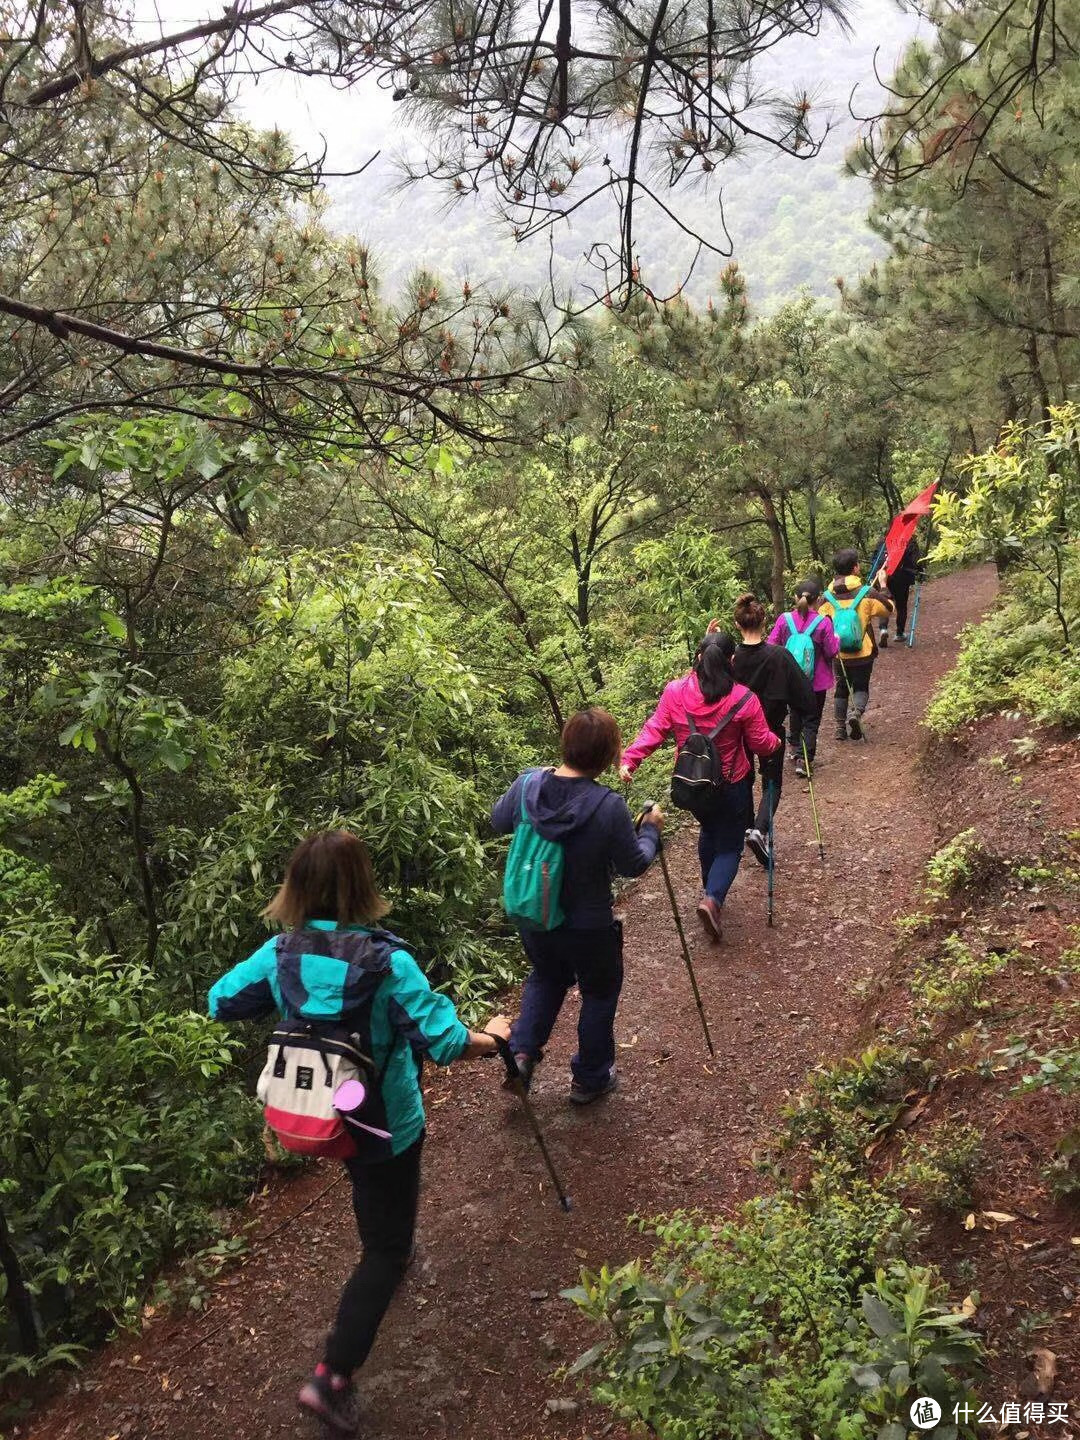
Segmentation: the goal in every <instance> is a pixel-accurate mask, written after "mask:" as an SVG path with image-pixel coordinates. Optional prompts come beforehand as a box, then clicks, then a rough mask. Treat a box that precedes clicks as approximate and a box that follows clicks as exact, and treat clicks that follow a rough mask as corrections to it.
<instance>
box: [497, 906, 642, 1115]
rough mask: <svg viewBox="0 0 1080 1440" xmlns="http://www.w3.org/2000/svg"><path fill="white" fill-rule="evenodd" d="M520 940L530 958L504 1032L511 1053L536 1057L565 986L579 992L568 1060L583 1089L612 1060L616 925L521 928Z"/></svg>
mask: <svg viewBox="0 0 1080 1440" xmlns="http://www.w3.org/2000/svg"><path fill="white" fill-rule="evenodd" d="M521 943H522V944H523V945H524V947H525V953H526V955H528V957H529V959H530V960H531V961H532V969H531V970H530V972H529V978H528V979H527V980H526V981H525V988H524V990H523V991H522V992H521V1014H520V1015H519V1016H518V1018H517V1020H516V1021H515V1022H514V1028H513V1030H512V1031H511V1032H510V1045H511V1048H512V1049H513V1051H514V1054H515V1055H529V1056H531V1057H532V1058H533V1059H534V1060H535V1059H538V1058H539V1056H540V1054H541V1052H542V1050H543V1048H544V1046H545V1045H546V1044H547V1042H548V1040H549V1039H550V1038H551V1032H552V1030H553V1029H554V1028H555V1021H556V1020H557V1019H558V1018H559V1011H560V1010H561V1009H562V1003H563V1001H564V1000H565V999H566V992H567V991H568V990H569V989H570V987H571V986H572V985H577V987H578V990H579V992H580V994H581V1013H580V1014H579V1015H578V1049H577V1054H576V1055H575V1056H574V1057H573V1059H572V1060H571V1061H570V1069H571V1071H572V1072H573V1076H574V1079H575V1080H576V1081H577V1083H578V1084H579V1085H580V1086H582V1087H583V1089H585V1090H600V1089H602V1088H603V1087H604V1085H606V1084H607V1079H608V1076H609V1075H610V1073H611V1069H612V1066H613V1065H614V1064H615V1009H616V1006H617V1005H618V1003H619V991H620V990H621V989H622V982H623V961H622V925H621V924H620V923H619V922H618V921H617V920H615V921H613V922H612V923H611V924H610V925H609V926H607V927H606V928H604V929H602V930H568V929H567V928H566V927H565V926H564V927H563V928H561V929H559V930H546V931H541V930H524V931H522V934H521Z"/></svg>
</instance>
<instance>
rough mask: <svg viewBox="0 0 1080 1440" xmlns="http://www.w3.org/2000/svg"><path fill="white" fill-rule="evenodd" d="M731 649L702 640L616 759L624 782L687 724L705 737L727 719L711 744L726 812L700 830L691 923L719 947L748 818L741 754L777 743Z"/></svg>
mask: <svg viewBox="0 0 1080 1440" xmlns="http://www.w3.org/2000/svg"><path fill="white" fill-rule="evenodd" d="M734 655H735V642H734V641H733V640H732V638H731V636H730V635H726V634H724V632H723V631H717V632H716V633H715V634H711V635H706V636H705V639H704V640H703V641H702V642H701V644H700V645H699V646H698V651H697V654H696V656H695V657H694V668H693V670H691V671H690V673H689V674H688V675H684V676H682V678H681V679H679V680H672V681H671V683H670V684H669V685H666V686H665V687H664V693H663V694H662V695H661V696H660V703H659V705H657V707H656V709H655V710H654V711H653V713H652V714H651V715H650V716H649V718H648V720H646V722H645V724H644V725H643V726H642V727H641V730H640V731H639V732H638V734H637V736H636V738H635V739H634V742H633V744H631V745H629V746H628V747H627V748H626V749H625V750H624V751H623V757H622V765H621V767H620V771H619V773H620V774H621V775H622V778H623V779H624V780H629V779H630V777H631V775H633V773H634V771H635V770H636V769H637V767H638V766H639V765H640V764H641V762H642V760H644V759H645V758H646V756H648V755H651V754H652V753H653V751H654V750H658V749H659V748H660V746H661V745H663V743H664V741H665V740H667V739H668V738H669V737H672V738H674V740H675V749H676V751H678V750H681V749H682V747H683V745H684V744H685V743H686V739H687V736H688V735H689V734H690V720H691V718H692V719H693V721H694V724H695V726H696V727H697V729H698V730H700V731H701V732H702V734H706V735H707V734H709V733H710V732H711V731H713V730H715V729H716V727H717V725H719V724H720V722H721V721H723V720H724V719H725V717H726V716H728V715H729V714H730V715H731V720H730V721H729V722H728V723H727V724H726V725H725V726H724V729H723V730H722V731H721V732H720V735H719V736H718V737H717V739H716V740H715V741H714V742H713V743H714V745H715V747H716V753H717V756H718V758H719V761H720V765H721V767H722V769H723V774H724V778H725V779H726V780H727V781H728V786H727V790H726V797H725V807H724V810H723V812H722V813H720V814H718V815H717V816H716V817H715V818H714V819H711V820H709V821H707V822H704V821H703V822H702V825H701V830H700V833H699V835H698V858H699V860H700V861H701V883H702V886H703V888H704V892H705V893H704V894H703V895H702V897H701V901H700V903H699V905H698V916H699V918H700V920H701V923H702V926H703V927H704V929H705V933H706V934H707V935H708V936H709V937H710V938H711V939H713V940H716V941H719V940H720V938H721V934H722V929H721V916H722V908H723V904H724V900H725V899H726V898H727V893H728V891H729V890H730V889H731V884H732V881H733V880H734V879H735V876H736V874H737V873H738V869H739V861H740V859H741V858H742V852H743V846H744V844H745V842H746V831H747V828H748V827H749V825H750V822H751V820H752V818H753V773H752V771H751V768H750V759H749V756H748V755H747V751H748V750H749V751H752V752H753V754H755V755H772V754H773V753H774V752H775V751H776V750H778V749H779V747H780V745H781V744H782V743H783V742H782V741H781V739H780V737H779V736H778V735H774V734H773V732H772V731H771V730H770V729H769V727H768V725H767V724H766V721H765V712H764V711H763V710H762V708H761V701H760V700H759V699H758V698H757V696H756V695H755V694H754V693H753V692H752V691H751V690H748V689H747V688H746V686H745V685H739V684H737V683H736V681H735V676H734V673H733V671H732V663H733V660H734Z"/></svg>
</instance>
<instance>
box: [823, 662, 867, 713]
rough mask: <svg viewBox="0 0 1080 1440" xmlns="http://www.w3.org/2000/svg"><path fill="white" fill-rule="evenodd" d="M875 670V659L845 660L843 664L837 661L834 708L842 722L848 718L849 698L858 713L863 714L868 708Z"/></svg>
mask: <svg viewBox="0 0 1080 1440" xmlns="http://www.w3.org/2000/svg"><path fill="white" fill-rule="evenodd" d="M873 671H874V662H873V660H845V661H844V664H843V665H841V664H840V662H839V661H837V664H836V694H835V695H834V696H833V709H834V711H835V712H836V718H837V720H838V721H839V722H840V724H843V723H844V721H845V720H846V719H847V713H848V699H849V698H850V700H851V703H852V705H853V706H854V708H855V714H856V715H861V714H862V713H863V711H864V710H865V709H866V705H867V701H868V700H869V699H870V676H871V675H872V674H873Z"/></svg>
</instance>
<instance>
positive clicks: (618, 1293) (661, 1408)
mask: <svg viewBox="0 0 1080 1440" xmlns="http://www.w3.org/2000/svg"><path fill="white" fill-rule="evenodd" d="M651 1228H652V1230H653V1232H654V1233H655V1234H656V1236H657V1238H658V1239H659V1241H660V1246H659V1249H658V1250H657V1252H656V1253H655V1254H654V1256H653V1258H652V1260H651V1262H650V1263H649V1264H648V1265H647V1266H646V1265H644V1264H643V1263H642V1262H641V1261H640V1260H635V1261H632V1262H631V1263H630V1264H628V1265H624V1266H621V1267H619V1268H618V1269H615V1270H608V1269H607V1268H606V1267H605V1268H604V1269H602V1270H600V1271H599V1272H597V1273H590V1272H586V1273H585V1274H584V1275H583V1276H582V1283H581V1285H580V1286H579V1287H577V1288H576V1289H573V1290H570V1291H568V1292H566V1294H567V1298H569V1299H571V1300H573V1301H574V1303H575V1304H577V1305H578V1306H579V1307H580V1308H581V1309H582V1310H583V1311H584V1312H585V1313H586V1314H587V1315H589V1316H590V1317H591V1318H592V1319H594V1320H596V1321H598V1322H602V1323H604V1324H606V1325H608V1326H610V1328H611V1330H612V1332H613V1333H612V1336H611V1338H610V1339H609V1340H607V1341H604V1342H601V1343H600V1344H598V1345H596V1346H594V1347H593V1348H592V1349H591V1350H589V1351H588V1352H586V1354H585V1355H583V1356H582V1357H581V1358H580V1359H579V1360H578V1361H577V1363H576V1365H575V1366H574V1367H573V1369H574V1371H575V1372H580V1371H584V1370H591V1371H593V1372H594V1374H595V1375H596V1376H597V1377H598V1378H597V1380H596V1383H595V1393H596V1395H597V1397H598V1398H599V1399H601V1400H602V1401H604V1402H605V1403H607V1404H608V1405H610V1406H612V1407H613V1408H614V1409H615V1410H616V1411H617V1413H618V1414H620V1415H621V1416H624V1417H626V1418H628V1419H631V1420H635V1421H640V1422H643V1423H644V1424H645V1425H647V1426H648V1427H649V1429H650V1431H651V1432H652V1433H655V1434H656V1435H658V1436H660V1437H661V1440H712V1437H714V1436H717V1435H733V1436H734V1435H738V1436H740V1437H744V1440H757V1437H760V1440H766V1437H767V1440H803V1437H805V1436H807V1435H828V1436H830V1437H835V1440H871V1437H874V1436H879V1437H882V1440H886V1437H889V1436H891V1435H892V1434H894V1433H899V1432H896V1431H895V1429H894V1430H890V1429H889V1427H890V1426H893V1427H895V1426H896V1424H897V1422H898V1421H899V1420H901V1419H906V1417H907V1412H908V1407H909V1406H910V1404H911V1402H912V1400H913V1399H914V1398H915V1396H917V1395H920V1394H929V1395H931V1396H933V1397H935V1398H939V1399H940V1402H941V1403H942V1405H943V1408H944V1407H948V1408H947V1410H946V1413H949V1412H950V1411H951V1408H952V1406H953V1405H954V1404H956V1403H959V1402H960V1401H961V1400H962V1399H963V1397H964V1394H965V1391H966V1382H967V1377H968V1376H969V1375H970V1374H971V1373H972V1372H973V1370H974V1368H975V1365H976V1362H977V1359H978V1344H977V1341H976V1340H975V1338H974V1337H973V1336H971V1335H970V1334H969V1333H968V1332H967V1331H966V1330H965V1329H964V1327H963V1323H962V1318H961V1317H959V1316H955V1315H952V1314H950V1313H948V1311H947V1310H946V1309H945V1308H944V1306H943V1304H942V1296H941V1291H940V1287H939V1286H938V1285H937V1284H936V1283H935V1282H934V1280H933V1278H932V1277H931V1276H930V1274H929V1273H928V1272H926V1271H923V1270H913V1269H911V1268H910V1267H909V1266H908V1265H906V1264H905V1263H904V1262H903V1261H902V1260H901V1259H899V1258H897V1257H898V1256H899V1255H900V1253H901V1251H902V1249H903V1246H904V1245H905V1243H907V1242H908V1241H909V1240H910V1235H911V1223H910V1220H909V1218H908V1216H907V1215H906V1214H905V1212H904V1210H903V1209H902V1208H901V1207H900V1206H899V1205H898V1204H897V1203H896V1202H895V1201H893V1200H891V1199H889V1198H887V1197H886V1196H884V1195H883V1194H882V1193H881V1192H880V1191H879V1190H875V1189H874V1188H873V1187H872V1186H870V1185H869V1184H868V1183H866V1182H865V1181H862V1180H852V1179H851V1177H850V1176H849V1175H847V1174H846V1173H845V1172H843V1171H842V1170H839V1171H838V1170H835V1169H832V1168H831V1167H829V1166H823V1167H822V1168H821V1169H820V1170H819V1171H818V1173H817V1174H816V1175H815V1177H814V1179H813V1181H812V1183H811V1185H810V1187H809V1188H808V1190H807V1191H806V1192H804V1193H803V1194H801V1195H799V1196H795V1195H792V1194H782V1195H778V1196H771V1197H767V1198H763V1199H758V1200H754V1201H751V1202H750V1204H748V1205H747V1206H746V1207H744V1209H743V1211H742V1215H741V1217H740V1219H739V1220H738V1221H737V1222H734V1223H731V1224H727V1225H720V1226H714V1225H710V1224H708V1223H705V1222H703V1221H701V1220H700V1219H698V1218H695V1217H694V1216H691V1215H687V1214H683V1213H679V1214H676V1215H674V1216H671V1217H669V1218H667V1219H665V1220H664V1221H662V1222H658V1223H654V1225H653V1226H652V1227H651Z"/></svg>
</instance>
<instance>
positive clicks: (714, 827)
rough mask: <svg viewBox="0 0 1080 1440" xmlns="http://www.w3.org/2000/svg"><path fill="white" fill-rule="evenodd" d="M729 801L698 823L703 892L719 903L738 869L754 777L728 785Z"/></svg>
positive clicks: (744, 839) (749, 815)
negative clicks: (699, 824) (708, 818)
mask: <svg viewBox="0 0 1080 1440" xmlns="http://www.w3.org/2000/svg"><path fill="white" fill-rule="evenodd" d="M727 794H728V804H727V805H726V806H725V809H724V811H723V813H722V814H720V815H717V816H714V817H713V818H712V819H711V820H703V821H702V822H701V830H700V832H699V833H698V859H699V860H700V862H701V883H702V885H703V886H704V888H705V893H706V894H707V895H711V896H712V898H713V899H714V900H715V901H716V903H717V904H718V905H722V904H723V903H724V900H725V899H726V897H727V893H728V891H729V890H730V889H731V886H732V882H733V881H734V879H735V876H736V875H737V874H738V871H739V861H740V860H741V859H742V853H743V846H744V845H745V844H746V827H747V826H748V825H749V824H750V818H751V816H752V815H753V795H754V776H753V773H752V772H751V773H750V774H749V775H747V776H746V777H745V779H743V780H739V781H737V782H736V784H734V785H730V786H729V787H728V792H727Z"/></svg>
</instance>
